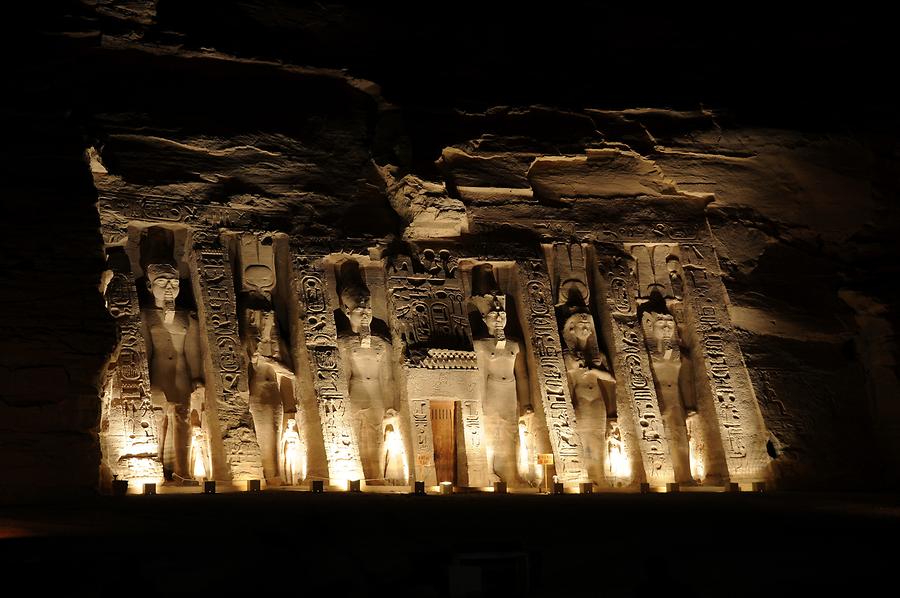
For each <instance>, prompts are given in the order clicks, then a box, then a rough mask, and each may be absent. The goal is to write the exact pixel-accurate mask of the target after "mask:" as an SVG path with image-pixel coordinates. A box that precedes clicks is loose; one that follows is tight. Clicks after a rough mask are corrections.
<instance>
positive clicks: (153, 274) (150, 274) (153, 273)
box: [147, 264, 178, 280]
mask: <svg viewBox="0 0 900 598" xmlns="http://www.w3.org/2000/svg"><path fill="white" fill-rule="evenodd" d="M160 276H165V277H167V278H178V270H176V269H175V266H173V265H171V264H150V265H148V266H147V278H148V279H150V280H154V279H156V278H159V277H160Z"/></svg>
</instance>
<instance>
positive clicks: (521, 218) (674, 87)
mask: <svg viewBox="0 0 900 598" xmlns="http://www.w3.org/2000/svg"><path fill="white" fill-rule="evenodd" d="M582 8H583V7H582ZM560 12H562V11H560ZM593 16H596V15H593ZM602 17H603V19H601V20H600V21H598V22H601V23H602V25H600V27H601V29H602V30H603V31H606V32H607V33H609V32H610V31H611V30H612V29H614V27H613V24H614V23H615V22H616V20H617V19H618V18H620V17H621V15H617V14H612V13H609V12H605V13H603V15H602ZM481 18H482V21H479V20H478V19H476V18H474V17H464V16H463V15H456V16H455V17H453V18H450V19H449V21H448V22H447V23H443V24H435V23H434V22H432V21H428V20H426V19H424V18H422V17H421V15H416V14H414V13H400V12H398V13H394V12H390V11H388V12H386V13H379V14H372V13H371V12H369V11H366V10H363V9H351V8H347V7H322V6H318V7H315V8H295V7H292V6H290V5H288V4H287V3H280V2H275V3H262V2H259V3H254V2H240V3H228V2H225V3H207V2H184V3H181V2H165V1H162V0H160V1H159V2H153V1H151V0H143V1H138V0H132V1H128V2H116V1H111V0H110V1H90V2H88V1H85V2H72V3H70V4H68V5H64V6H63V9H62V10H60V11H59V12H56V13H54V14H44V15H39V19H38V20H37V21H36V23H37V24H38V29H39V30H40V33H39V34H35V35H34V36H29V37H27V38H25V41H23V42H21V44H20V45H19V49H20V50H21V52H22V53H23V55H24V56H26V58H25V59H24V60H23V61H22V62H20V63H19V64H18V65H16V66H14V67H13V70H12V72H13V76H14V78H15V80H16V81H18V83H19V89H20V90H21V91H22V92H23V93H22V94H21V95H20V96H19V97H17V98H15V101H14V102H12V104H11V105H10V107H7V108H4V109H3V110H4V114H5V116H6V117H7V119H8V120H9V121H10V123H11V126H10V129H9V131H10V136H9V138H8V142H7V148H6V149H5V153H4V159H3V161H4V163H5V164H7V166H8V167H9V168H10V170H9V174H8V175H7V177H5V179H4V181H3V183H2V185H3V187H4V190H5V196H6V197H7V201H6V209H7V212H6V216H7V217H6V222H7V223H8V225H7V227H6V232H5V234H4V235H3V236H2V240H0V243H2V244H3V248H2V251H0V256H2V259H3V264H4V266H3V272H4V275H3V279H4V284H3V285H2V289H0V296H2V298H3V301H4V305H5V307H6V308H5V309H4V313H3V316H2V318H3V323H2V330H3V334H2V336H0V339H2V340H0V343H2V345H3V346H2V350H0V447H2V451H0V464H2V467H0V469H2V471H3V472H4V476H3V477H4V481H3V487H4V490H3V492H0V495H2V496H14V495H15V496H22V495H24V494H28V493H32V494H46V493H48V492H50V491H51V490H65V491H73V490H75V491H91V490H92V489H93V488H94V487H95V486H96V483H97V464H98V460H99V447H98V443H97V437H96V427H97V425H98V419H99V400H98V388H97V385H98V380H99V376H100V371H101V368H102V367H103V366H104V363H105V359H106V355H107V354H108V352H109V351H110V350H111V348H112V347H113V345H114V343H115V340H116V339H115V328H114V326H113V325H112V322H111V319H110V318H109V317H108V315H107V314H106V312H105V310H104V307H103V301H102V298H101V296H100V294H99V292H98V290H97V289H98V285H99V284H100V278H101V271H102V269H103V261H102V242H103V241H102V238H101V235H100V231H99V220H98V215H97V211H96V204H95V202H96V199H97V194H98V191H99V193H101V194H103V195H104V196H105V197H110V198H116V197H123V198H126V197H138V196H141V197H142V196H146V197H158V196H163V197H177V198H183V199H184V201H185V202H187V203H198V204H209V203H229V204H232V205H238V206H244V207H248V208H251V209H257V208H258V209H270V208H271V209H280V210H286V211H288V212H290V213H291V214H292V215H293V216H294V217H295V220H300V221H302V222H304V223H305V224H303V225H302V226H300V227H298V228H297V230H294V231H293V232H294V233H295V234H298V235H303V234H309V235H325V236H328V235H335V236H338V237H340V236H358V235H370V236H372V237H387V236H389V235H395V236H397V237H402V236H404V235H406V236H413V237H418V238H423V237H445V236H454V235H457V234H460V233H465V232H471V233H476V234H477V233H478V232H479V231H488V230H491V229H492V227H496V226H497V225H498V223H506V224H507V225H508V227H510V228H512V229H515V228H516V227H517V226H518V227H519V228H520V229H521V230H522V234H531V233H530V232H529V231H528V229H529V228H530V225H529V224H527V223H528V222H531V221H533V220H535V219H543V220H548V219H552V218H555V217H557V216H559V217H562V216H565V215H569V216H567V217H570V218H572V219H577V218H584V217H589V215H590V213H591V209H592V208H591V206H595V205H601V204H603V205H609V202H616V201H618V200H621V199H623V198H636V197H640V198H646V200H647V201H645V202H644V203H643V204H640V205H642V206H645V207H642V208H639V209H641V210H644V211H645V212H646V214H645V215H646V216H647V217H652V216H653V207H652V206H653V200H654V198H660V197H663V196H665V197H672V196H676V197H679V196H680V197H684V198H685V201H686V202H696V201H705V202H708V205H707V208H706V209H707V217H708V221H709V225H710V228H711V231H712V234H713V236H714V238H715V239H716V242H717V251H718V253H719V259H720V261H721V264H722V266H723V269H724V270H725V271H726V274H727V278H726V286H727V288H728V291H729V294H730V300H731V317H732V319H733V321H734V323H735V324H736V326H737V327H738V329H739V333H740V340H741V347H742V350H743V352H744V356H745V359H746V362H747V366H748V368H749V371H750V373H751V378H752V380H753V383H754V389H755V392H756V395H757V399H758V400H759V402H760V405H761V408H762V410H763V415H764V417H765V419H766V423H767V426H768V427H769V430H770V432H771V434H772V438H771V439H770V455H772V456H773V457H774V458H775V468H776V471H777V472H778V475H779V477H780V479H781V483H782V485H783V486H786V487H788V486H800V487H813V486H818V487H856V488H862V487H866V488H869V487H879V486H880V485H882V484H884V483H893V481H894V480H895V479H896V474H897V472H898V466H897V463H898V461H897V457H898V455H900V451H898V448H897V440H896V439H897V438H898V437H900V434H898V432H900V407H898V405H900V396H898V392H897V391H898V382H897V375H896V367H895V364H896V362H897V355H898V349H897V344H896V342H895V330H896V326H897V314H898V302H897V299H896V295H895V294H894V293H893V292H892V290H891V284H890V282H891V281H892V280H893V278H894V277H895V276H896V274H897V263H898V262H897V257H898V256H897V251H896V247H897V242H896V239H897V233H898V232H900V227H898V221H897V199H896V198H897V191H898V181H897V178H896V172H897V166H898V156H900V153H898V146H897V142H896V119H895V118H894V117H893V115H891V114H890V113H889V112H885V111H879V110H878V107H879V106H881V105H889V102H888V101H887V99H885V100H884V101H885V103H884V104H877V105H875V104H873V105H868V104H865V103H856V104H853V103H852V102H851V103H850V104H848V103H847V101H849V100H848V98H850V97H852V94H851V93H850V91H848V89H847V88H850V87H853V86H854V85H858V84H859V83H860V80H861V78H862V76H863V74H859V75H857V74H854V75H853V76H851V75H849V74H847V73H850V72H852V71H851V70H849V69H847V68H846V65H842V64H840V63H838V64H837V67H840V68H842V69H843V70H841V71H840V72H841V73H844V79H843V80H841V79H838V80H836V81H835V90H834V96H833V97H830V98H826V97H822V96H817V95H816V90H818V92H822V91H823V90H824V89H825V87H826V86H823V85H822V84H821V83H819V84H817V85H814V88H813V89H810V90H806V91H803V89H802V88H803V86H804V85H807V84H810V82H811V81H812V80H813V78H814V75H815V74H816V73H823V72H826V71H827V70H828V69H829V68H831V66H834V63H833V62H831V63H829V61H830V60H831V59H833V58H834V57H836V56H839V55H840V54H841V52H840V51H839V50H840V49H838V50H835V49H834V48H832V47H831V46H829V45H828V44H825V45H820V46H816V47H818V48H819V50H820V51H821V52H822V53H823V54H824V56H820V57H818V58H817V59H816V60H812V58H809V57H807V58H809V60H810V61H811V62H807V63H805V62H804V60H803V58H802V57H801V56H800V55H799V54H797V53H796V52H795V51H796V50H797V48H796V47H795V45H794V44H795V42H793V41H791V42H788V41H786V40H788V39H790V38H789V36H787V35H784V36H782V37H778V38H777V40H778V41H776V46H775V48H774V49H771V52H770V54H769V56H770V58H769V60H768V62H766V61H762V62H761V64H760V65H756V64H755V63H753V62H752V61H751V60H750V58H748V55H747V54H745V53H744V52H742V51H740V52H736V51H732V52H731V54H728V53H726V54H725V56H720V57H718V58H717V59H707V60H704V61H699V62H698V63H697V65H695V66H697V68H695V69H691V68H688V69H686V71H685V72H687V73H688V74H687V75H686V77H687V80H686V81H682V82H681V83H680V84H676V82H677V81H678V80H679V78H678V76H677V74H676V72H677V71H678V68H677V66H675V65H668V66H667V65H665V64H662V65H657V67H656V68H659V69H661V70H663V71H665V72H663V73H661V74H659V82H660V83H663V84H664V85H648V84H646V82H645V81H644V77H643V75H641V72H643V71H642V68H643V65H645V64H646V62H644V59H647V58H653V59H658V58H659V55H654V56H648V54H652V51H653V50H657V51H659V52H660V53H663V52H664V51H665V48H666V44H667V43H671V44H673V45H674V47H676V48H678V49H679V50H681V51H683V52H687V51H691V52H696V53H700V54H704V53H707V54H708V53H714V50H713V49H712V48H708V47H705V46H704V45H703V44H701V43H699V42H685V41H678V40H677V39H676V36H674V35H672V34H668V35H667V36H666V35H664V36H662V37H661V38H659V39H657V40H656V41H655V42H654V43H653V44H652V46H651V48H650V49H647V48H634V47H633V45H629V44H630V42H629V39H631V38H629V37H628V35H627V31H626V32H622V33H619V34H617V35H613V36H612V37H610V38H606V40H605V41H603V42H598V43H601V49H602V50H604V53H603V55H604V56H606V57H608V59H609V62H608V63H607V69H606V70H605V71H602V72H595V71H594V70H593V69H596V68H597V63H594V62H593V61H592V57H595V56H597V55H598V54H599V53H600V52H599V51H598V49H597V48H593V50H594V51H595V53H594V54H591V55H590V56H586V55H583V56H581V57H580V58H573V56H574V55H577V51H579V50H580V51H582V52H583V51H586V49H591V48H592V46H591V44H589V43H588V42H586V41H584V39H583V36H582V37H578V35H577V34H578V33H584V27H585V25H583V24H580V23H577V21H578V19H577V15H562V14H556V15H551V17H550V18H549V19H548V20H547V21H545V22H544V23H543V24H541V23H538V22H536V21H532V20H527V24H528V25H529V26H530V27H532V28H533V27H536V26H539V25H542V26H543V27H544V29H543V31H545V32H548V36H549V37H546V38H545V41H548V40H549V41H550V42H553V41H555V42H562V41H563V40H569V37H568V36H567V35H566V34H565V33H564V32H562V31H559V30H558V29H560V27H562V26H563V25H568V26H571V27H573V28H574V29H575V33H576V35H575V38H576V41H571V40H569V41H570V43H571V44H572V45H573V48H572V51H571V52H564V51H562V50H560V49H559V47H556V46H553V44H552V43H550V44H547V43H543V44H542V43H539V42H537V41H535V39H540V36H538V35H535V36H532V37H528V38H527V39H528V40H529V41H528V43H525V42H524V41H522V43H523V46H526V47H528V48H529V57H528V59H527V61H529V65H528V66H527V67H526V66H523V65H522V64H521V62H522V61H523V60H526V58H524V57H522V56H521V54H516V55H513V54H512V53H511V52H510V50H509V48H510V46H508V45H505V44H504V43H502V42H503V41H507V42H509V41H511V40H512V39H513V38H515V37H516V35H518V34H517V33H515V27H516V25H521V24H523V23H524V22H526V21H523V19H525V17H522V16H514V17H512V18H511V20H510V19H508V18H507V15H501V14H494V13H490V12H488V13H485V14H483V15H482V16H481ZM479 23H481V25H479ZM466 27H469V29H468V30H466ZM651 30H654V31H656V32H657V33H660V32H665V31H668V26H667V22H665V20H664V19H661V20H659V21H654V22H653V24H652V26H651ZM528 31H530V32H532V33H533V29H528ZM522 35H527V34H525V33H523V34H522ZM756 35H757V36H759V35H760V34H758V33H757V34H756ZM804 35H805V34H804ZM442 36H443V37H444V38H446V43H444V44H441V43H439V42H438V41H435V39H434V38H436V37H437V38H441V37H442ZM754 39H756V40H759V39H761V37H755V38H754ZM804 39H805V38H804ZM520 41H521V40H520ZM779 44H780V45H779ZM548 45H550V46H553V47H546V46H548ZM476 48H478V49H476ZM438 51H441V52H443V54H440V53H438V54H434V53H435V52H438ZM541 52H543V58H544V60H543V61H541V60H539V59H538V58H539V55H540V54H541ZM778 52H782V53H784V55H785V56H787V59H786V65H784V66H781V67H778V68H780V69H782V70H780V71H776V72H775V73H774V74H773V73H768V72H767V73H763V72H762V71H765V68H764V67H772V66H773V65H776V64H779V63H778V61H777V55H778ZM792 52H794V53H793V54H792ZM429 53H430V54H429ZM424 54H427V55H428V56H425V55H424ZM704 55H705V54H704ZM516 56H518V58H517V57H516ZM826 63H828V64H826ZM798 64H806V65H807V66H808V67H809V68H807V69H806V70H805V71H802V72H800V71H799V70H791V69H792V68H793V67H795V66H797V65H798ZM729 65H731V66H733V67H734V68H735V69H736V71H737V73H738V74H742V75H743V78H741V77H740V76H738V74H734V73H731V74H728V73H727V67H728V66H729ZM426 66H427V67H428V68H425V67H426ZM723 68H724V69H726V74H722V75H721V76H719V78H718V79H716V78H715V77H713V79H714V81H715V83H718V84H720V86H719V87H717V86H716V85H715V84H713V83H710V82H709V81H708V80H707V79H708V78H709V77H712V76H713V75H714V74H717V73H719V72H720V71H719V70H717V69H723ZM873 69H874V67H873ZM792 73H799V74H796V77H797V79H796V80H792V79H790V77H791V76H794V75H792ZM576 74H577V75H578V76H577V77H576V76H575V75H576ZM770 76H771V77H772V80H771V81H769V79H768V77H770ZM529 77H533V81H532V84H531V85H529V84H528V79H529ZM705 78H706V79H705ZM858 78H859V79H858ZM767 81H769V83H771V84H772V86H771V87H769V91H768V92H766V90H765V88H766V82H767ZM788 81H790V84H791V85H790V87H789V89H790V90H792V94H793V95H792V94H790V93H786V94H785V95H784V96H783V97H781V99H780V100H779V98H778V97H774V96H773V95H772V93H774V89H775V87H778V86H782V89H783V88H784V87H783V86H784V84H785V83H786V82H788ZM744 83H746V85H747V86H748V89H747V90H745V89H744V87H743V84H744ZM776 84H777V85H776ZM566 89H568V90H569V91H568V92H566V91H564V90H566ZM628 90H632V91H631V92H629V91H628ZM744 91H746V93H742V92H744ZM817 97H818V98H819V101H820V104H819V105H818V106H816V104H815V99H816V98H817ZM611 106H612V108H610V107H611ZM627 106H632V107H630V108H629V107H627ZM640 106H653V107H651V108H644V107H640ZM672 106H675V108H672ZM623 107H624V108H623ZM807 107H809V108H808V109H807ZM870 108H871V110H869V109H870ZM867 110H869V111H868V112H867ZM832 113H838V114H837V115H834V114H832ZM879 119H881V120H879ZM92 174H93V176H92ZM586 215H587V216H586ZM614 224H615V223H610V225H611V226H613V225H614ZM660 224H661V225H663V226H664V225H665V222H661V223H660Z"/></svg>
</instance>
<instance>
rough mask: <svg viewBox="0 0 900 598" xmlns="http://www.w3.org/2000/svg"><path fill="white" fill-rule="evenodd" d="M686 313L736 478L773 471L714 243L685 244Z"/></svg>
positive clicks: (764, 476) (763, 476) (731, 473)
mask: <svg viewBox="0 0 900 598" xmlns="http://www.w3.org/2000/svg"><path fill="white" fill-rule="evenodd" d="M681 260H682V265H683V268H684V273H685V295H686V297H685V310H684V311H685V316H686V321H687V324H688V325H689V326H691V327H693V328H694V329H695V330H696V338H697V342H698V343H699V345H700V347H699V349H700V350H701V351H702V355H703V362H704V366H705V370H706V376H705V378H706V382H707V384H706V387H705V388H702V389H698V390H699V392H706V393H709V394H710V395H711V396H712V400H713V403H714V405H715V408H716V417H717V419H718V426H719V432H720V434H721V437H722V445H723V447H724V450H725V461H726V464H727V466H728V476H729V478H730V480H731V481H732V482H739V481H755V480H765V479H767V478H768V477H769V467H768V466H769V456H768V454H767V452H766V440H767V437H768V433H767V431H766V427H765V423H764V422H763V419H762V414H761V413H760V410H759V405H758V404H757V402H756V395H755V394H754V392H753V387H752V385H751V382H750V376H749V374H748V373H747V368H746V366H745V365H744V356H743V354H742V353H741V349H740V346H739V345H738V342H737V339H736V338H735V335H734V328H733V326H732V323H731V317H730V316H729V315H728V303H727V293H726V291H725V286H724V285H723V284H722V279H721V274H720V271H719V266H718V262H717V259H716V256H715V253H714V252H713V250H712V248H711V247H708V246H705V245H693V244H692V245H687V244H686V245H682V246H681Z"/></svg>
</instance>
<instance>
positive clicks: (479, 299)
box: [472, 291, 506, 317]
mask: <svg viewBox="0 0 900 598" xmlns="http://www.w3.org/2000/svg"><path fill="white" fill-rule="evenodd" d="M472 303H473V304H475V307H477V308H478V311H480V312H481V315H482V317H484V316H486V315H488V314H489V313H491V312H492V311H506V295H504V294H503V293H500V292H499V291H496V292H494V293H487V294H486V295H475V296H474V297H472Z"/></svg>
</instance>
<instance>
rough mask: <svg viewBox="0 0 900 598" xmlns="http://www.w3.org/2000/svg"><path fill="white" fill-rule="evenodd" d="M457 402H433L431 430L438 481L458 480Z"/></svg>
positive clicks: (454, 482)
mask: <svg viewBox="0 0 900 598" xmlns="http://www.w3.org/2000/svg"><path fill="white" fill-rule="evenodd" d="M456 405H457V403H456V401H434V400H432V401H431V430H432V435H433V440H434V468H435V472H436V474H437V481H438V483H440V482H453V484H456V483H457V479H456Z"/></svg>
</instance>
